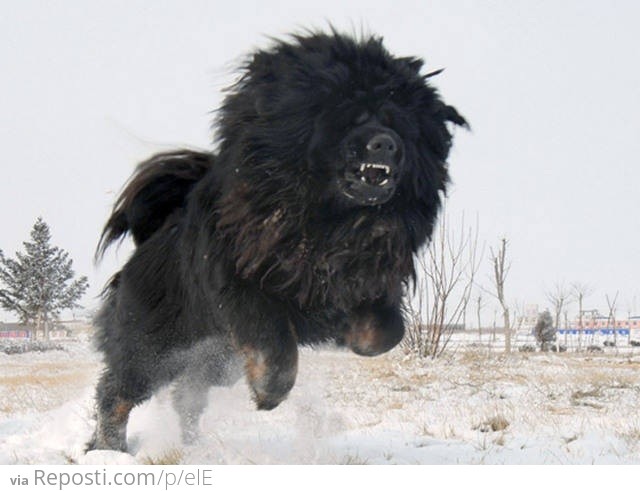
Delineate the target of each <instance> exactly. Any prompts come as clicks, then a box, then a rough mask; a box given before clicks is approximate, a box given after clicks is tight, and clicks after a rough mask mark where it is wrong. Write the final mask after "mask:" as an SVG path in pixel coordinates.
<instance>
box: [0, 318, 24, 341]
mask: <svg viewBox="0 0 640 491" xmlns="http://www.w3.org/2000/svg"><path fill="white" fill-rule="evenodd" d="M30 337H31V331H30V330H29V329H28V328H27V327H26V326H25V325H24V324H19V323H17V322H0V339H29V338H30Z"/></svg>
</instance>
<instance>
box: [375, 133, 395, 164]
mask: <svg viewBox="0 0 640 491" xmlns="http://www.w3.org/2000/svg"><path fill="white" fill-rule="evenodd" d="M367 150H368V152H369V155H370V156H371V157H378V158H379V159H380V160H387V159H390V158H391V157H393V156H394V155H395V153H396V152H397V151H398V145H397V144H396V141H395V140H394V139H393V137H392V136H391V135H389V134H388V133H378V134H376V135H374V136H373V138H371V140H369V141H368V142H367Z"/></svg>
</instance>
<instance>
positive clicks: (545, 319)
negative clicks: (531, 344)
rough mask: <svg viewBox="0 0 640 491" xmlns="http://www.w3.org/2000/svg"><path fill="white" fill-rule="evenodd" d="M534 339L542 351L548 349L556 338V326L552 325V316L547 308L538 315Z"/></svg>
mask: <svg viewBox="0 0 640 491" xmlns="http://www.w3.org/2000/svg"><path fill="white" fill-rule="evenodd" d="M534 334H535V336H536V341H538V344H539V345H540V349H541V350H542V351H549V349H551V346H552V345H553V342H554V341H555V340H556V328H555V327H554V326H553V318H552V317H551V313H550V312H549V311H548V310H545V311H544V312H542V313H541V314H540V315H539V316H538V322H536V327H535V332H534Z"/></svg>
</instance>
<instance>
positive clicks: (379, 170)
mask: <svg viewBox="0 0 640 491" xmlns="http://www.w3.org/2000/svg"><path fill="white" fill-rule="evenodd" d="M355 177H357V178H358V179H360V181H361V182H363V183H365V184H369V185H370V186H384V185H385V184H388V183H389V178H390V177H391V167H389V166H388V165H385V164H374V163H369V162H363V163H362V164H360V168H359V169H358V170H356V172H355Z"/></svg>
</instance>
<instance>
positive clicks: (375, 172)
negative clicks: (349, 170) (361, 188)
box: [362, 167, 386, 184]
mask: <svg viewBox="0 0 640 491" xmlns="http://www.w3.org/2000/svg"><path fill="white" fill-rule="evenodd" d="M362 175H363V177H364V178H365V179H366V181H367V182H368V183H369V184H378V183H380V182H382V180H383V179H384V178H385V177H386V176H385V172H384V171H383V170H382V169H376V168H375V167H368V168H366V169H364V170H363V171H362Z"/></svg>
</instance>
